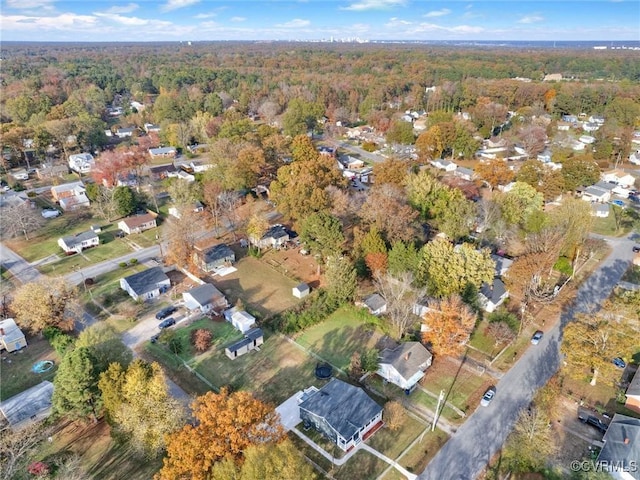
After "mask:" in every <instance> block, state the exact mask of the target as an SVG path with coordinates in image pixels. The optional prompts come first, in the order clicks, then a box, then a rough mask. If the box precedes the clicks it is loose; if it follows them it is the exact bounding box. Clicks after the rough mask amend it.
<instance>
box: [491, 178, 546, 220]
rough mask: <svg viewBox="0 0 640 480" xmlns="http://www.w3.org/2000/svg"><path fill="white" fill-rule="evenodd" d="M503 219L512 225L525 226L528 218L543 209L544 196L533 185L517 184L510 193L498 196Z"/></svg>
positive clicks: (497, 199) (497, 200)
mask: <svg viewBox="0 0 640 480" xmlns="http://www.w3.org/2000/svg"><path fill="white" fill-rule="evenodd" d="M496 202H498V204H499V205H500V208H501V209H502V218H503V219H504V220H505V221H506V222H507V223H508V224H510V225H523V224H524V222H525V221H526V220H527V217H528V216H529V215H531V214H532V213H533V212H534V211H536V210H541V209H542V204H543V195H542V193H540V192H538V191H537V190H536V189H535V188H533V187H532V186H531V185H529V184H527V183H523V182H515V183H514V184H513V187H512V188H511V190H509V191H508V192H504V193H502V192H501V193H500V194H499V195H496Z"/></svg>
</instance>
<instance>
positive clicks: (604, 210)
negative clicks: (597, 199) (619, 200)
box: [591, 203, 609, 218]
mask: <svg viewBox="0 0 640 480" xmlns="http://www.w3.org/2000/svg"><path fill="white" fill-rule="evenodd" d="M591 215H593V216H594V217H598V218H607V217H608V216H609V205H608V204H606V203H593V204H592V205H591Z"/></svg>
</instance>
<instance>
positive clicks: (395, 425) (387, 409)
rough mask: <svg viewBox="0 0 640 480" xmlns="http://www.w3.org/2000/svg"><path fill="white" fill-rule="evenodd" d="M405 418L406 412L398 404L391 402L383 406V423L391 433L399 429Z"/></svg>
mask: <svg viewBox="0 0 640 480" xmlns="http://www.w3.org/2000/svg"><path fill="white" fill-rule="evenodd" d="M406 417H407V412H406V410H405V409H404V407H403V406H402V404H401V403H400V402H398V401H396V400H392V401H390V402H387V403H385V404H384V422H385V425H386V426H387V428H388V429H389V430H391V431H392V432H395V431H397V430H399V429H400V427H401V426H402V422H404V420H405V418H406Z"/></svg>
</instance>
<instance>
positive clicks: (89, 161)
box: [69, 153, 96, 173]
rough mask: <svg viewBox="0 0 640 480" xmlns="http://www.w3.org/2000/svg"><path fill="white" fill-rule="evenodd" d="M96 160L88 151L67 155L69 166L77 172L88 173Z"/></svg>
mask: <svg viewBox="0 0 640 480" xmlns="http://www.w3.org/2000/svg"><path fill="white" fill-rule="evenodd" d="M95 164H96V161H95V160H94V159H93V155H91V154H90V153H76V154H74V155H69V168H70V169H71V170H73V171H74V172H77V173H89V172H90V171H91V169H92V168H93V167H94V166H95Z"/></svg>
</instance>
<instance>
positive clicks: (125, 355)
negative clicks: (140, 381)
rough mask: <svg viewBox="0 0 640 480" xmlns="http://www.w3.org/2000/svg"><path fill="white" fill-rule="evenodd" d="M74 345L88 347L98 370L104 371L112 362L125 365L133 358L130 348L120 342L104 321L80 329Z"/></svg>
mask: <svg viewBox="0 0 640 480" xmlns="http://www.w3.org/2000/svg"><path fill="white" fill-rule="evenodd" d="M75 345H76V348H87V349H89V351H90V352H91V355H92V356H93V358H94V359H95V367H96V370H97V371H98V372H104V371H105V370H106V369H107V368H108V367H109V365H110V364H112V363H119V364H121V365H122V366H124V367H126V366H127V365H129V363H131V360H132V359H133V355H132V354H131V350H130V349H129V348H127V346H126V345H125V344H124V343H123V342H122V339H121V338H120V335H118V332H116V331H115V329H114V328H113V327H112V326H111V325H108V324H106V323H96V324H94V325H91V326H90V327H88V328H85V329H84V330H82V332H80V335H78V339H77V340H76V344H75Z"/></svg>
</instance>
